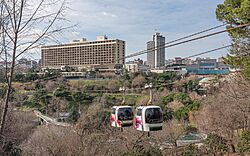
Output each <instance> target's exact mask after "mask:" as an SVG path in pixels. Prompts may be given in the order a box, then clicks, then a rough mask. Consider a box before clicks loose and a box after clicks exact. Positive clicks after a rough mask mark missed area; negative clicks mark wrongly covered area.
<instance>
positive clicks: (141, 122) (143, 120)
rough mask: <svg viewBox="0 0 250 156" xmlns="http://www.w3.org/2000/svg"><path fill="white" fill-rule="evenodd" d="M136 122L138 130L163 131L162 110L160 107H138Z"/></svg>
mask: <svg viewBox="0 0 250 156" xmlns="http://www.w3.org/2000/svg"><path fill="white" fill-rule="evenodd" d="M134 120H135V121H134V122H135V128H136V130H139V131H145V132H149V131H157V130H162V122H163V114H162V109H161V107H159V106H140V107H137V108H136V114H135V119H134Z"/></svg>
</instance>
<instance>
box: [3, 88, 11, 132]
mask: <svg viewBox="0 0 250 156" xmlns="http://www.w3.org/2000/svg"><path fill="white" fill-rule="evenodd" d="M10 93H11V86H10V85H9V86H8V89H7V93H6V98H5V101H4V106H3V112H2V116H1V123H0V136H2V135H3V132H4V125H5V120H6V116H7V111H8V107H9V98H10Z"/></svg>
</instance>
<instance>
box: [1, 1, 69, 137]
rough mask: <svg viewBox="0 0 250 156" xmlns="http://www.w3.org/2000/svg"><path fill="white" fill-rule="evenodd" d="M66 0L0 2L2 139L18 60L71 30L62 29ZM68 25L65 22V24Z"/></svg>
mask: <svg viewBox="0 0 250 156" xmlns="http://www.w3.org/2000/svg"><path fill="white" fill-rule="evenodd" d="M65 5H66V2H65V0H46V1H45V0H8V1H5V0H1V2H0V8H1V12H0V38H1V39H0V54H1V55H0V58H1V59H2V60H3V61H4V62H5V77H6V83H7V86H8V88H7V93H6V96H5V100H4V102H3V112H2V114H1V122H0V135H1V136H3V134H4V128H5V124H6V115H7V112H8V106H9V101H10V97H11V93H12V80H13V75H14V71H15V66H16V60H17V59H18V58H19V57H21V56H23V55H29V54H30V53H31V52H32V50H34V49H36V48H38V47H39V46H40V45H42V44H44V43H45V41H48V40H53V39H54V37H53V34H55V33H58V32H61V31H62V30H64V29H66V28H68V27H62V26H59V24H58V22H59V21H61V20H64V18H63V13H64V10H65V9H66V7H65ZM64 21H65V20H64Z"/></svg>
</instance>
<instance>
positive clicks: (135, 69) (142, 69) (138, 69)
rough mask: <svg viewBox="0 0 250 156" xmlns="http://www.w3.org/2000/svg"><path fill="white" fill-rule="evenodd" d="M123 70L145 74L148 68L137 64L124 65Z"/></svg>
mask: <svg viewBox="0 0 250 156" xmlns="http://www.w3.org/2000/svg"><path fill="white" fill-rule="evenodd" d="M125 69H126V70H127V71H128V72H130V73H136V72H147V71H149V66H147V65H144V64H137V63H126V64H125Z"/></svg>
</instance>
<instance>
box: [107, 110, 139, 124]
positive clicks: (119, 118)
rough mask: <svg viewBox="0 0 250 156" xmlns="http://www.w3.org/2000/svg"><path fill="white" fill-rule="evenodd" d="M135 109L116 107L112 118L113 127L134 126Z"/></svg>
mask: <svg viewBox="0 0 250 156" xmlns="http://www.w3.org/2000/svg"><path fill="white" fill-rule="evenodd" d="M133 117H134V114H133V109H132V107H131V106H114V107H112V112H111V116H110V125H111V126H112V127H128V126H132V125H133Z"/></svg>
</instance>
